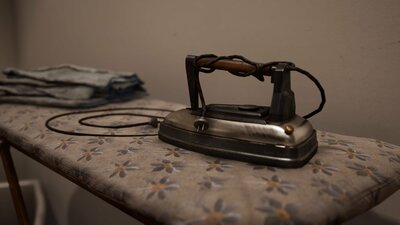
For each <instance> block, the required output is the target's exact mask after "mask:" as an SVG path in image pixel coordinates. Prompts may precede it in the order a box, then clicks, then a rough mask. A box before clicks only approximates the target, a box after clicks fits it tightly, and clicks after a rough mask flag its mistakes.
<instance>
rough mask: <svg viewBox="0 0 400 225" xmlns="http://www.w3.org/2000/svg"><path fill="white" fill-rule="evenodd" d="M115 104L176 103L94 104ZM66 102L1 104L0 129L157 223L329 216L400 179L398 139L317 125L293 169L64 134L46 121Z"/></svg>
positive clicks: (66, 120)
mask: <svg viewBox="0 0 400 225" xmlns="http://www.w3.org/2000/svg"><path fill="white" fill-rule="evenodd" d="M123 107H149V108H166V109H171V110H176V109H180V108H183V107H184V106H182V105H179V104H174V103H169V102H164V101H160V100H154V99H150V98H144V99H140V100H135V101H130V102H125V103H118V104H111V105H108V106H103V107H100V108H123ZM69 111H71V110H65V109H58V108H48V107H39V106H26V105H15V104H2V105H0V137H2V138H3V139H5V140H7V141H8V142H10V143H11V144H12V145H13V146H15V147H16V148H17V149H19V150H20V151H22V152H24V153H25V154H27V155H29V156H31V157H32V158H34V159H36V160H38V161H40V162H42V163H43V164H45V165H47V166H48V167H50V168H51V169H53V170H55V171H57V172H59V173H61V174H62V175H63V176H65V177H67V178H69V179H71V180H73V181H75V182H77V183H78V184H79V185H81V186H82V187H85V188H87V189H89V190H92V191H93V192H95V193H98V194H100V195H102V196H103V197H104V198H106V199H108V200H109V201H112V202H114V203H116V204H117V205H122V206H124V207H126V208H127V209H128V212H130V213H131V214H132V215H133V216H135V217H137V216H139V217H143V218H150V219H151V220H152V221H156V222H158V223H160V224H176V225H181V224H182V225H183V224H208V225H214V224H221V225H228V224H336V223H339V222H342V221H345V220H347V219H349V218H351V217H354V216H356V215H358V214H361V213H363V212H364V211H366V210H368V209H369V208H371V207H373V206H375V205H377V204H378V203H380V202H381V201H383V200H384V199H385V198H387V197H388V196H390V195H391V194H392V193H394V192H395V191H396V190H398V189H399V187H400V148H399V147H398V146H395V145H392V144H388V143H385V142H382V141H379V140H375V139H369V138H360V137H351V136H344V135H339V134H334V133H330V132H322V131H318V141H319V149H318V152H317V154H316V155H315V156H314V158H313V159H311V161H310V162H309V163H308V164H307V165H305V166H304V167H302V168H300V169H280V168H274V167H268V166H260V165H252V164H248V163H244V162H238V161H233V160H227V159H219V158H214V157H210V156H207V155H203V154H199V153H195V152H191V151H187V150H184V149H181V148H177V147H174V146H172V145H170V144H166V143H163V142H162V141H160V140H159V139H158V138H157V136H151V137H93V136H70V135H64V134H60V133H56V132H53V131H50V130H48V129H47V128H46V127H45V121H46V120H47V119H48V118H50V117H52V116H54V115H58V114H61V113H65V112H69ZM127 111H128V112H139V113H149V114H152V115H153V114H154V115H158V116H163V115H166V113H165V112H154V111H146V110H130V111H129V110H127ZM97 114H98V113H97ZM138 119H139V118H134V117H129V116H111V117H107V118H102V119H101V120H99V121H95V119H93V120H92V121H89V122H92V123H100V124H114V125H115V124H118V123H128V122H135V120H136V122H137V120H138ZM140 119H141V120H143V118H140ZM147 119H148V118H147ZM51 125H52V126H54V127H59V128H62V129H64V130H70V131H75V132H91V133H99V134H100V133H103V134H135V133H136V134H137V133H149V134H155V133H157V129H156V128H152V127H150V126H148V127H146V126H142V127H137V128H125V129H102V128H101V129H99V128H92V127H86V126H78V125H77V123H76V118H75V116H73V115H72V116H68V117H63V118H60V119H59V120H57V119H56V120H54V121H53V122H52V123H51Z"/></svg>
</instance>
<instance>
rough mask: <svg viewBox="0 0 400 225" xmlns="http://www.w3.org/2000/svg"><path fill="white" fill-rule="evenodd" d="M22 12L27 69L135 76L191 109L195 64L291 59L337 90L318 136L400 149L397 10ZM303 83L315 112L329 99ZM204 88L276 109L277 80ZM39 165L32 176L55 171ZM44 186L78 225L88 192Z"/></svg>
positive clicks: (86, 4) (89, 8) (265, 5)
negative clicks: (191, 65) (208, 58)
mask: <svg viewBox="0 0 400 225" xmlns="http://www.w3.org/2000/svg"><path fill="white" fill-rule="evenodd" d="M17 11H18V18H17V20H16V21H17V33H18V61H19V66H20V67H23V68H34V67H38V66H45V65H53V64H59V63H75V64H79V65H85V66H92V67H100V68H107V69H113V70H126V71H136V72H138V73H139V75H140V76H141V77H142V78H143V79H144V80H145V81H146V87H147V88H148V90H149V92H150V93H151V94H152V96H153V97H155V98H161V99H165V100H170V101H176V102H181V103H188V94H187V87H186V80H185V71H184V57H185V55H186V54H189V53H190V54H202V53H215V54H218V55H228V54H242V55H244V56H247V57H248V58H250V59H253V60H256V61H260V62H264V61H265V62H266V61H271V60H290V61H293V62H295V63H296V64H297V65H299V66H300V67H303V68H305V69H308V70H309V71H310V72H312V73H313V74H315V75H316V76H317V78H318V79H319V80H320V81H321V83H322V84H323V85H324V87H325V89H326V93H327V99H328V101H327V105H326V108H325V110H324V111H323V112H322V113H321V114H320V115H318V116H316V117H315V118H313V119H312V120H311V121H312V123H313V124H314V126H315V127H316V128H317V129H322V130H329V131H334V132H339V133H343V134H349V135H355V136H368V137H374V138H377V139H382V140H386V141H389V142H392V143H395V144H400V139H399V134H400V132H399V131H398V129H399V128H398V127H399V126H400V117H399V116H398V114H399V112H400V106H399V104H398V102H399V100H398V98H399V96H400V89H399V88H398V85H399V84H400V76H399V75H398V73H399V71H400V64H399V62H400V13H399V12H400V1H398V0H391V1H390V0H381V1H378V0H375V1H371V0H363V1H361V0H359V1H357V0H350V1H344V0H341V1H338V0H325V1H320V0H305V1H301V2H300V1H295V0H290V1H289V0H282V1H262V0H257V1H256V0H253V1H234V0H221V1H211V0H204V1H188V0H180V1H178V0H170V1H154V0H148V1H132V0H119V1H108V0H86V1H82V0H69V1H66V0H64V1H62V0H58V1H54V0H30V1H22V0H19V1H17ZM293 79H294V82H293V83H294V85H293V86H294V90H295V93H296V96H297V106H298V111H299V113H300V114H304V113H306V112H307V111H309V110H311V109H313V107H315V106H316V105H317V104H318V101H319V97H318V95H317V91H316V89H315V88H314V87H313V86H312V85H311V83H310V82H308V81H307V80H306V79H304V78H303V77H300V76H297V75H294V76H293ZM203 80H204V88H205V93H206V97H207V100H209V102H241V103H257V104H269V102H270V96H271V92H272V89H271V88H272V86H271V85H270V84H269V82H266V83H260V82H257V81H256V80H255V79H251V78H249V79H240V78H235V77H232V76H228V75H222V73H219V74H217V75H212V76H208V77H205V78H204V79H203ZM30 166H31V167H32V169H31V170H30V171H29V172H27V173H26V174H25V175H26V176H38V177H40V176H43V174H47V173H49V172H46V170H45V169H41V168H38V167H37V166H36V165H35V164H32V165H30ZM52 177H53V176H52ZM42 181H43V182H44V183H45V185H46V187H47V191H48V193H49V195H50V197H51V198H52V200H51V202H50V203H51V206H52V207H53V208H54V209H55V214H56V216H57V217H58V218H60V224H68V215H67V214H66V211H68V210H70V211H71V207H70V205H68V204H69V201H71V200H70V199H71V198H70V197H71V196H76V193H77V189H75V188H74V186H72V185H68V182H66V181H64V180H63V179H61V178H58V177H54V180H49V179H46V180H45V179H42ZM393 199H394V200H393ZM390 201H392V203H390ZM388 202H389V203H387V204H389V205H388V206H387V205H386V206H385V205H383V206H382V207H386V208H383V209H382V210H381V212H383V213H385V212H388V214H390V212H391V211H390V210H392V211H393V208H398V207H399V204H400V203H399V202H400V197H399V194H397V196H395V197H392V198H391V199H389V200H388ZM396 202H397V203H396ZM395 204H397V205H396V206H395ZM89 208H90V207H89ZM72 211H73V210H72ZM106 211H107V210H106ZM393 212H394V211H393ZM76 215H77V214H73V215H72V216H71V215H69V218H70V219H69V220H70V221H73V220H74V219H71V218H76ZM393 215H395V216H396V214H395V213H392V216H393ZM74 216H75V217H74ZM397 216H398V215H397ZM122 217H123V215H122V214H121V217H119V218H122Z"/></svg>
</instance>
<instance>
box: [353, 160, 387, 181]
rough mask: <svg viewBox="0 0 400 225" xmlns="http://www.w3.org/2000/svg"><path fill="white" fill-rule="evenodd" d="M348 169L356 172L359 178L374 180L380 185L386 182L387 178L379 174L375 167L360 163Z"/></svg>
mask: <svg viewBox="0 0 400 225" xmlns="http://www.w3.org/2000/svg"><path fill="white" fill-rule="evenodd" d="M347 167H348V168H350V169H353V170H355V171H356V173H357V175H358V176H362V177H370V178H371V179H372V180H374V181H376V182H378V183H381V182H383V181H384V180H385V177H384V176H382V175H381V174H380V173H379V172H378V169H377V168H375V167H373V166H365V165H361V164H358V163H352V164H350V165H349V166H347Z"/></svg>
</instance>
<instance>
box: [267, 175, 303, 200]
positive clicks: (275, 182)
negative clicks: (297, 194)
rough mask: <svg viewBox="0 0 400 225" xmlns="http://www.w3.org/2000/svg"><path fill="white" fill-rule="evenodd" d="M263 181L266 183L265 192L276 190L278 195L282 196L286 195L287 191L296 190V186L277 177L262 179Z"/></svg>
mask: <svg viewBox="0 0 400 225" xmlns="http://www.w3.org/2000/svg"><path fill="white" fill-rule="evenodd" d="M262 179H263V180H264V181H266V187H267V189H266V190H267V191H268V192H271V191H274V190H277V191H278V192H279V193H281V194H283V195H287V194H288V191H290V190H292V189H294V188H296V185H294V184H292V183H290V182H288V181H284V180H282V179H281V178H280V177H278V176H277V175H274V176H272V177H271V178H266V177H262Z"/></svg>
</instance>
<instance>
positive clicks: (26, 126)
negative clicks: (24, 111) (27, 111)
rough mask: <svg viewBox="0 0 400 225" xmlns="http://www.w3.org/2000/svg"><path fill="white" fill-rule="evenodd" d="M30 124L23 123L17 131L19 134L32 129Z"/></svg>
mask: <svg viewBox="0 0 400 225" xmlns="http://www.w3.org/2000/svg"><path fill="white" fill-rule="evenodd" d="M32 124H33V123H32V122H25V123H23V125H22V127H21V128H19V129H18V131H19V132H24V131H27V130H28V129H29V128H30V127H32Z"/></svg>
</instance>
